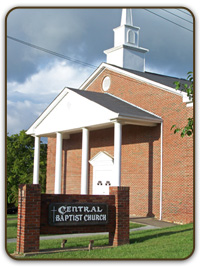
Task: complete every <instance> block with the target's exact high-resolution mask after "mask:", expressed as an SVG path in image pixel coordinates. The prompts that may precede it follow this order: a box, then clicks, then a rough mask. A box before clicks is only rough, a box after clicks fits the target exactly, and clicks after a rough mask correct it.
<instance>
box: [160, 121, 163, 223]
mask: <svg viewBox="0 0 200 267" xmlns="http://www.w3.org/2000/svg"><path fill="white" fill-rule="evenodd" d="M162 198H163V121H162V122H161V124H160V220H162Z"/></svg>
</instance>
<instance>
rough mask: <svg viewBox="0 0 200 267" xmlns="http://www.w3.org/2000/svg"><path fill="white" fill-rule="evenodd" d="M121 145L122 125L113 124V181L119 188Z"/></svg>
mask: <svg viewBox="0 0 200 267" xmlns="http://www.w3.org/2000/svg"><path fill="white" fill-rule="evenodd" d="M121 144H122V125H121V123H119V122H115V123H114V179H115V182H116V186H121Z"/></svg>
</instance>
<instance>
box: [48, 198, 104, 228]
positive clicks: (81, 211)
mask: <svg viewBox="0 0 200 267" xmlns="http://www.w3.org/2000/svg"><path fill="white" fill-rule="evenodd" d="M107 222H108V211H107V204H92V203H90V204H89V203H88V204H82V205H80V204H72V203H68V204H65V203H60V204H59V203H52V204H50V205H49V223H50V224H51V225H67V224H69V225H73V224H82V225H84V224H88V223H89V224H96V223H97V224H99V223H100V224H101V223H102V224H105V223H107Z"/></svg>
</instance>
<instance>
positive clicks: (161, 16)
mask: <svg viewBox="0 0 200 267" xmlns="http://www.w3.org/2000/svg"><path fill="white" fill-rule="evenodd" d="M144 10H146V11H148V12H150V13H152V14H154V15H156V16H158V17H160V18H162V19H164V20H166V21H169V22H171V23H173V24H175V25H177V26H179V27H181V28H183V29H185V30H187V31H190V32H193V31H192V30H190V29H188V28H186V27H184V26H182V25H180V24H178V23H176V22H174V21H171V20H169V19H167V18H165V17H163V16H161V15H158V14H156V13H154V12H152V11H150V10H149V9H146V8H145V9H144Z"/></svg>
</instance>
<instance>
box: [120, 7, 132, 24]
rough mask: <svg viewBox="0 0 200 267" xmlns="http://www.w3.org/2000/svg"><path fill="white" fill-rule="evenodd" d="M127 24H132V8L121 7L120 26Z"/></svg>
mask: <svg viewBox="0 0 200 267" xmlns="http://www.w3.org/2000/svg"><path fill="white" fill-rule="evenodd" d="M122 25H129V26H133V18H132V10H131V9H130V8H129V9H126V8H123V9H122V18H121V26H122Z"/></svg>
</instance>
